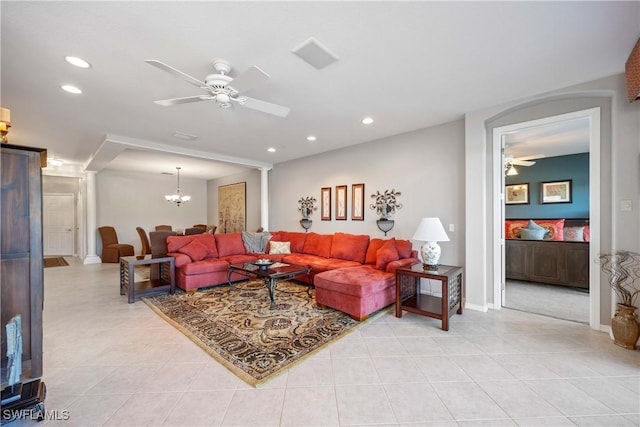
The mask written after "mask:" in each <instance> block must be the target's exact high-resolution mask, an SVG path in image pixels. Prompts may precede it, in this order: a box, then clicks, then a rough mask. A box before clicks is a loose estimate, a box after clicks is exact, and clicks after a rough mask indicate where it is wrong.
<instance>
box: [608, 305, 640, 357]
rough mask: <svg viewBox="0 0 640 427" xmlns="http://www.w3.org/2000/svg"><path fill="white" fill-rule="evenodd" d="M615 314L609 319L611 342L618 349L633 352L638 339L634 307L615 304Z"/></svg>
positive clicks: (639, 333) (639, 330) (639, 328)
mask: <svg viewBox="0 0 640 427" xmlns="http://www.w3.org/2000/svg"><path fill="white" fill-rule="evenodd" d="M617 307H618V308H617V309H616V314H615V315H614V316H613V319H611V332H612V333H613V342H614V344H616V345H619V346H620V347H623V348H626V349H629V350H635V349H636V342H637V341H638V337H640V325H639V324H638V321H637V320H636V307H634V306H632V305H624V304H617Z"/></svg>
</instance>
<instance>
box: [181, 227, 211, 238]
mask: <svg viewBox="0 0 640 427" xmlns="http://www.w3.org/2000/svg"><path fill="white" fill-rule="evenodd" d="M205 231H206V230H205V229H204V228H200V227H189V228H185V229H184V235H185V236H190V235H192V234H202V233H204V232H205Z"/></svg>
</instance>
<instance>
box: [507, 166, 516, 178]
mask: <svg viewBox="0 0 640 427" xmlns="http://www.w3.org/2000/svg"><path fill="white" fill-rule="evenodd" d="M505 175H507V176H515V175H518V170H517V169H516V168H515V166H513V165H512V164H509V165H507V173H506V174H505Z"/></svg>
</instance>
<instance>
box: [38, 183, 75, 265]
mask: <svg viewBox="0 0 640 427" xmlns="http://www.w3.org/2000/svg"><path fill="white" fill-rule="evenodd" d="M42 202H43V209H42V216H43V246H44V248H43V250H44V255H45V256H52V255H56V256H72V255H74V253H75V247H74V246H75V245H74V242H75V230H76V221H75V218H76V215H75V210H76V207H75V205H76V203H75V195H74V194H71V193H52V194H44V195H43V197H42Z"/></svg>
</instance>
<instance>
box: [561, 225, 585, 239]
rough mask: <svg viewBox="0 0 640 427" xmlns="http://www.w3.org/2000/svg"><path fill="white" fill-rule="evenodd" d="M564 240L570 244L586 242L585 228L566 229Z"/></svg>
mask: <svg viewBox="0 0 640 427" xmlns="http://www.w3.org/2000/svg"><path fill="white" fill-rule="evenodd" d="M564 240H566V241H568V242H584V227H565V228H564Z"/></svg>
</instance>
